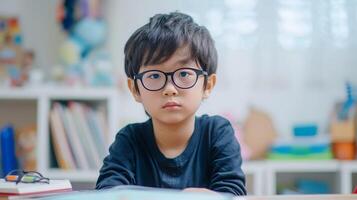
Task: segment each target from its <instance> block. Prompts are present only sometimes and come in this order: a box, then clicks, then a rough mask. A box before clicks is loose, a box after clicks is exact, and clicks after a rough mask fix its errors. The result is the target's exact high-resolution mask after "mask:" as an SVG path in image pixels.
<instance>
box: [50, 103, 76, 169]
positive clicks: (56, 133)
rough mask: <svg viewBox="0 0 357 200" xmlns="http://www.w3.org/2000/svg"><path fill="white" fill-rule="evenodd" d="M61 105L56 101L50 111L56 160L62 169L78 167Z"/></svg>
mask: <svg viewBox="0 0 357 200" xmlns="http://www.w3.org/2000/svg"><path fill="white" fill-rule="evenodd" d="M60 106H61V105H59V104H58V103H55V104H54V105H53V109H52V110H51V111H50V128H51V135H52V141H53V148H54V152H55V156H56V160H57V162H58V164H59V167H60V168H61V169H65V170H70V169H76V163H75V161H74V158H73V153H72V150H71V147H70V145H69V143H68V138H67V135H66V132H65V129H64V126H63V123H62V120H61V117H60V113H59V112H60V111H59V109H61V108H59V107H60Z"/></svg>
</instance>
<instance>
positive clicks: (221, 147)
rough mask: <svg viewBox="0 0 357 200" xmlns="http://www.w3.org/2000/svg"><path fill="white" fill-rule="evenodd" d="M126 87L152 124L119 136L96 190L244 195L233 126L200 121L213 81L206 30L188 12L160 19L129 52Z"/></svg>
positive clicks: (213, 57)
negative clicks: (145, 189) (146, 189)
mask: <svg viewBox="0 0 357 200" xmlns="http://www.w3.org/2000/svg"><path fill="white" fill-rule="evenodd" d="M124 53H125V72H126V74H127V76H128V87H129V89H130V91H131V93H132V95H133V97H134V98H135V100H136V101H137V102H139V103H141V104H142V105H143V106H144V108H145V111H146V113H147V114H148V115H149V117H150V119H149V120H148V121H146V122H144V123H136V124H129V125H127V126H126V127H124V128H123V129H121V130H120V131H119V133H118V134H117V136H116V139H115V141H114V143H113V144H112V145H111V147H110V149H109V152H110V153H109V155H108V156H107V157H106V158H105V159H104V164H103V167H102V168H101V170H100V175H99V178H98V181H97V184H96V188H97V189H103V188H110V187H114V186H118V185H140V186H148V187H160V188H175V189H184V190H186V191H206V192H212V191H216V192H227V193H232V194H234V195H245V194H246V189H245V175H244V173H243V171H242V170H241V163H242V159H241V155H240V147H239V144H238V142H237V140H236V139H235V137H234V131H233V129H232V127H231V124H230V123H229V122H228V121H227V120H226V119H224V118H222V117H219V116H212V117H210V116H207V115H203V116H201V117H196V116H195V113H196V111H197V109H198V108H199V106H200V104H201V102H202V100H203V99H205V98H208V96H209V95H210V93H211V91H212V89H213V87H214V86H215V83H216V74H215V72H216V68H217V52H216V49H215V46H214V41H213V40H212V38H211V36H210V34H209V32H208V30H207V29H206V28H205V27H203V26H199V25H197V24H196V23H195V22H194V21H193V19H192V18H191V17H190V16H188V15H185V14H182V13H178V12H174V13H170V14H158V15H155V16H154V17H152V18H151V19H150V22H149V23H147V24H145V25H144V26H142V27H141V28H139V29H138V30H137V31H136V32H135V33H134V34H133V35H132V36H131V37H130V38H129V40H128V41H127V43H126V45H125V49H124Z"/></svg>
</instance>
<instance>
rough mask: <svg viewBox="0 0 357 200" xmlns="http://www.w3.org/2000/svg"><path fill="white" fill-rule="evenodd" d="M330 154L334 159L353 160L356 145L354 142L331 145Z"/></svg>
mask: <svg viewBox="0 0 357 200" xmlns="http://www.w3.org/2000/svg"><path fill="white" fill-rule="evenodd" d="M332 152H333V155H334V157H335V158H336V159H339V160H354V159H355V157H356V144H355V143H354V142H335V143H332Z"/></svg>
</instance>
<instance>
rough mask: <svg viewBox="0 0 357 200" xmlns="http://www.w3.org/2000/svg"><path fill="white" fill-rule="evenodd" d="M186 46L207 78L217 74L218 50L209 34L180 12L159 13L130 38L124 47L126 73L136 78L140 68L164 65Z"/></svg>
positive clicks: (204, 28) (205, 29)
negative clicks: (206, 74)
mask: <svg viewBox="0 0 357 200" xmlns="http://www.w3.org/2000/svg"><path fill="white" fill-rule="evenodd" d="M184 46H187V47H188V48H189V50H190V54H191V58H192V59H193V60H194V61H195V62H197V63H198V64H199V66H201V67H202V69H203V70H204V71H206V72H207V73H208V75H211V74H213V73H216V69H217V50H216V48H215V45H214V41H213V39H212V37H211V35H210V33H209V31H208V30H207V28H206V27H204V26H200V25H198V24H197V23H195V22H194V21H193V19H192V17H190V16H189V15H186V14H183V13H179V12H172V13H170V14H157V15H155V16H153V17H151V18H150V21H149V23H147V24H145V25H144V26H142V27H140V28H139V29H138V30H136V31H135V32H134V33H133V34H132V35H131V36H130V38H129V39H128V41H127V42H126V44H125V48H124V54H125V73H126V75H127V77H129V78H134V75H136V74H138V73H139V70H140V67H141V66H148V65H157V64H161V63H163V62H165V61H167V60H168V59H169V58H170V57H171V56H172V55H173V54H174V53H175V51H176V50H177V49H179V48H181V47H184ZM205 85H206V79H205ZM135 86H136V89H138V88H137V85H136V84H135Z"/></svg>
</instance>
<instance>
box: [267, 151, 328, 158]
mask: <svg viewBox="0 0 357 200" xmlns="http://www.w3.org/2000/svg"><path fill="white" fill-rule="evenodd" d="M332 158H333V156H332V153H331V151H326V152H322V153H311V154H305V155H294V154H282V153H269V154H268V157H267V159H269V160H331V159H332Z"/></svg>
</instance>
